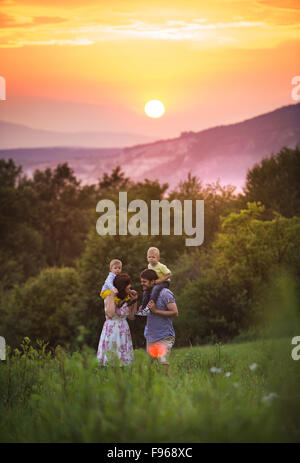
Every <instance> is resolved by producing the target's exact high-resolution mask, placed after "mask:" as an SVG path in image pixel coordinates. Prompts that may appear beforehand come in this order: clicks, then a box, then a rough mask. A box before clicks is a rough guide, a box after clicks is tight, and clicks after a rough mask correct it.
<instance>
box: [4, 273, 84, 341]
mask: <svg viewBox="0 0 300 463" xmlns="http://www.w3.org/2000/svg"><path fill="white" fill-rule="evenodd" d="M78 288H79V279H78V274H77V272H76V270H75V269H72V268H62V269H58V268H51V269H44V270H42V272H41V273H40V274H39V275H38V276H36V277H33V278H30V279H29V280H28V281H27V282H26V283H25V284H24V285H20V286H16V287H15V288H14V289H13V290H12V291H11V292H10V293H9V294H8V295H6V297H5V298H4V299H3V300H2V327H1V329H2V332H1V334H2V335H4V336H5V338H6V341H7V343H8V344H9V345H12V346H17V345H18V344H20V342H21V341H22V339H23V338H24V337H25V336H28V337H29V338H31V339H32V340H36V339H43V340H44V341H46V342H49V343H50V346H52V347H53V346H55V345H57V344H61V345H69V346H74V344H75V343H76V337H77V335H78V327H79V325H80V310H79V296H78Z"/></svg>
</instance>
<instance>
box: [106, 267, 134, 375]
mask: <svg viewBox="0 0 300 463" xmlns="http://www.w3.org/2000/svg"><path fill="white" fill-rule="evenodd" d="M114 287H115V288H117V290H118V297H116V296H115V295H114V294H110V295H109V296H107V297H106V298H105V300H104V308H105V318H106V320H105V322H104V325H103V328H102V332H101V336H100V340H99V345H98V351H97V358H98V360H99V362H100V365H102V366H103V365H107V364H108V363H109V362H110V361H112V359H113V357H114V356H117V357H118V359H119V361H120V364H121V365H130V364H131V363H132V362H133V347H132V340H131V334H130V330H129V326H128V323H127V320H126V318H127V317H128V318H129V319H130V320H134V314H135V312H136V311H137V302H136V301H137V292H136V291H134V290H132V289H131V282H130V276H129V275H127V273H120V274H119V275H117V276H116V277H115V279H114Z"/></svg>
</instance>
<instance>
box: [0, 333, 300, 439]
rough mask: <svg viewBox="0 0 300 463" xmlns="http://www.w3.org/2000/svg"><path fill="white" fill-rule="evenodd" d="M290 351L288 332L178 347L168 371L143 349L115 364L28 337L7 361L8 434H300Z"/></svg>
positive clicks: (0, 372) (1, 382) (1, 413)
mask: <svg viewBox="0 0 300 463" xmlns="http://www.w3.org/2000/svg"><path fill="white" fill-rule="evenodd" d="M274 352H275V353H276V355H277V353H278V352H279V353H280V356H277V357H276V358H275V357H274ZM290 352H291V345H290V339H289V338H282V339H279V340H276V341H275V340H266V341H264V340H261V341H256V342H253V343H245V344H238V345H234V344H232V345H225V346H220V345H218V346H204V347H194V348H187V349H179V350H176V349H175V350H174V352H173V354H172V363H171V367H170V376H169V377H166V376H165V375H164V373H163V371H161V370H160V368H159V366H158V365H156V364H151V362H150V361H149V359H148V358H147V356H146V353H145V352H143V351H136V352H135V363H134V365H133V366H131V367H123V368H120V367H118V366H115V367H110V368H107V367H99V366H98V364H97V361H96V358H95V352H93V351H92V350H90V349H88V348H85V349H83V351H82V352H81V353H79V352H75V353H73V354H72V355H70V354H68V353H67V352H64V351H63V350H62V349H57V350H56V353H55V355H52V354H50V353H49V352H48V353H47V349H45V346H44V345H43V344H42V343H41V344H40V346H39V347H38V348H37V349H33V347H32V346H31V344H30V341H29V340H28V339H27V340H25V342H24V343H23V345H22V349H21V351H20V352H19V351H17V352H13V353H10V354H9V356H8V359H7V362H6V364H4V363H1V364H0V391H1V403H0V407H1V408H0V428H1V433H0V440H1V441H2V442H120V443H121V442H295V441H300V414H299V411H300V397H299V384H300V374H299V373H300V365H299V364H297V362H296V361H293V360H292V359H291V355H290ZM299 363H300V362H299ZM253 364H256V365H257V366H256V368H255V365H254V366H253ZM250 366H252V367H251V368H252V369H250V368H249V367H250ZM211 369H212V371H211ZM216 370H217V371H216ZM229 373H230V375H229ZM271 393H273V394H271ZM275 393H276V395H275Z"/></svg>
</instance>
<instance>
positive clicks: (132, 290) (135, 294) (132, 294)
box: [129, 289, 137, 297]
mask: <svg viewBox="0 0 300 463" xmlns="http://www.w3.org/2000/svg"><path fill="white" fill-rule="evenodd" d="M129 293H130V296H132V297H136V296H137V292H136V291H135V290H134V289H130V291H129Z"/></svg>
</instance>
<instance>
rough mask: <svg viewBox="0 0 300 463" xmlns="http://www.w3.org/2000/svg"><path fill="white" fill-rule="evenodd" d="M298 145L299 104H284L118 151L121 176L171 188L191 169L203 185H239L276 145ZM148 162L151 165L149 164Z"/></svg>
mask: <svg viewBox="0 0 300 463" xmlns="http://www.w3.org/2000/svg"><path fill="white" fill-rule="evenodd" d="M297 143H300V104H299V103H298V104H297V105H290V106H285V107H283V108H280V109H277V110H275V111H272V112H270V113H267V114H263V115H261V116H257V117H255V118H252V119H248V120H245V121H243V122H240V123H236V124H231V125H226V126H219V127H213V128H211V129H207V130H203V131H201V132H185V133H183V134H182V135H181V136H180V137H179V138H175V139H172V140H164V141H158V142H155V143H152V144H147V145H143V146H136V147H132V148H128V149H125V150H124V154H123V155H122V156H121V159H120V160H119V162H120V161H122V164H123V166H124V170H125V172H126V173H129V172H133V173H134V175H133V176H134V178H144V177H149V178H156V177H157V178H159V179H162V180H164V181H168V182H170V183H171V184H172V185H174V184H176V183H177V182H178V181H179V180H180V179H182V178H184V177H186V175H187V173H188V172H189V171H191V172H192V173H193V174H194V175H195V174H196V175H198V176H199V177H200V178H202V179H203V180H204V182H213V181H215V180H216V179H217V177H219V178H220V180H221V183H222V184H225V183H226V184H227V183H232V184H234V185H237V186H241V185H242V184H243V182H244V179H245V176H246V173H247V169H248V168H249V167H252V166H253V164H254V163H255V162H257V161H260V160H261V159H262V158H263V157H265V156H269V155H270V154H271V153H272V152H277V151H279V150H280V148H281V147H282V146H289V147H294V146H295V145H296V144H297ZM149 158H150V159H151V163H150V162H149Z"/></svg>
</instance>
